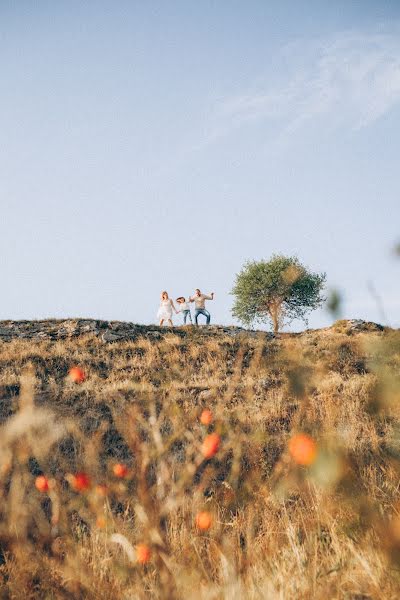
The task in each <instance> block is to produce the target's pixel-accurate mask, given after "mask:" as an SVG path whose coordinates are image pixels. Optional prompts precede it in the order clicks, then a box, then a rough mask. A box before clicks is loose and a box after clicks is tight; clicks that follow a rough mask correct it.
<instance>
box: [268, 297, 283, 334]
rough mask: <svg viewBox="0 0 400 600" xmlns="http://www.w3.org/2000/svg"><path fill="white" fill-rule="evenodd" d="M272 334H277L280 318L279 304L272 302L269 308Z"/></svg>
mask: <svg viewBox="0 0 400 600" xmlns="http://www.w3.org/2000/svg"><path fill="white" fill-rule="evenodd" d="M269 314H270V315H271V320H272V325H273V328H274V333H278V332H279V321H280V316H281V302H277V301H276V302H273V303H271V305H270V307H269Z"/></svg>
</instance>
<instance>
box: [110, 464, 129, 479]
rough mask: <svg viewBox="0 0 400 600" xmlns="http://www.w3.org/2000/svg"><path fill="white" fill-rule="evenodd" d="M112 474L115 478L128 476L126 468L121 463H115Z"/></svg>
mask: <svg viewBox="0 0 400 600" xmlns="http://www.w3.org/2000/svg"><path fill="white" fill-rule="evenodd" d="M113 473H114V475H115V477H121V478H122V477H126V476H127V475H128V467H127V466H126V465H124V464H123V463H116V464H115V465H114V466H113Z"/></svg>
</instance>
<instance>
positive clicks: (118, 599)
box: [0, 323, 400, 600]
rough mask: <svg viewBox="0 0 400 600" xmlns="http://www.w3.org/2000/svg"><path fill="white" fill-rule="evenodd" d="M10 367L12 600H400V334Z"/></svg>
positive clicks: (177, 340) (336, 334)
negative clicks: (77, 377) (75, 371)
mask: <svg viewBox="0 0 400 600" xmlns="http://www.w3.org/2000/svg"><path fill="white" fill-rule="evenodd" d="M0 365H1V369H0V420H1V432H0V549H1V551H0V563H1V566H0V591H1V595H0V597H1V598H2V599H3V598H4V599H23V600H28V599H48V600H50V599H58V598H66V599H67V598H69V599H75V598H82V599H84V598H85V599H86V598H88V599H92V598H93V599H104V600H110V599H112V600H135V599H138V600H139V599H144V598H160V599H171V600H172V599H175V598H176V599H178V598H179V599H185V600H191V599H204V600H206V599H207V600H211V599H213V600H214V599H215V600H220V599H221V600H222V599H226V600H228V599H229V600H236V599H241V598H243V599H272V600H274V599H292V598H293V599H296V600H300V599H308V598H310V599H313V598H316V599H320V598H321V599H323V600H330V599H336V598H337V599H347V600H368V599H374V600H375V599H388V598H399V597H400V491H399V489H400V477H399V474H400V468H399V467H400V462H399V459H400V332H399V331H393V330H385V332H383V333H380V332H374V331H370V332H369V331H365V332H360V333H357V332H351V331H349V329H348V328H347V327H346V323H338V324H337V325H336V326H334V327H332V328H330V329H325V330H320V331H308V332H304V333H302V334H292V335H290V334H284V335H281V336H278V337H277V338H275V339H267V338H266V336H265V335H264V334H262V333H260V334H258V335H250V334H245V333H243V334H242V335H240V336H230V335H224V334H218V333H216V334H215V335H207V336H205V335H202V333H201V330H200V331H193V332H192V330H191V329H190V328H188V334H187V335H186V337H181V336H179V335H177V332H176V331H174V330H172V331H170V332H168V330H166V331H165V334H163V336H162V337H161V338H160V339H159V340H153V341H151V340H149V339H146V338H145V337H139V338H138V339H136V340H135V341H123V342H115V343H108V344H107V343H104V342H102V341H100V339H98V338H97V337H95V336H93V335H86V336H82V337H78V338H75V339H66V340H62V341H32V340H24V339H22V340H13V341H10V342H2V343H0ZM74 366H78V367H79V368H80V369H82V370H83V372H84V374H85V380H84V381H82V382H80V383H79V382H74V381H73V380H72V379H71V377H69V376H68V372H69V369H70V368H71V367H74ZM204 409H208V410H209V411H211V415H210V414H209V413H206V415H205V416H204V415H203V421H206V422H207V423H206V424H202V423H201V422H200V417H201V414H202V411H203V410H204ZM210 420H212V422H211V423H210V422H209V421H210ZM210 434H216V435H214V437H212V438H208V441H207V442H206V444H205V443H204V440H205V439H206V438H207V436H208V435H210ZM299 434H304V435H303V437H298V436H299ZM208 442H210V443H211V445H207V443H208ZM212 442H214V445H213V444H212ZM218 443H219V446H218ZM38 478H39V479H38ZM38 488H39V489H38Z"/></svg>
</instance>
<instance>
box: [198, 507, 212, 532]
mask: <svg viewBox="0 0 400 600" xmlns="http://www.w3.org/2000/svg"><path fill="white" fill-rule="evenodd" d="M211 525H212V516H211V515H210V513H209V512H207V511H203V512H199V513H197V515H196V527H197V528H198V529H201V530H202V531H207V530H208V529H210V527H211Z"/></svg>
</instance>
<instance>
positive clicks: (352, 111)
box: [200, 32, 400, 146]
mask: <svg viewBox="0 0 400 600" xmlns="http://www.w3.org/2000/svg"><path fill="white" fill-rule="evenodd" d="M281 59H282V64H283V65H286V66H285V69H284V70H285V75H284V76H283V77H281V78H280V80H279V82H275V83H274V84H271V83H269V82H268V83H267V82H265V83H264V84H261V85H260V84H259V85H258V86H257V88H254V87H253V88H252V89H250V90H245V91H243V93H241V94H235V95H232V96H227V97H223V98H220V99H219V100H218V101H217V102H216V104H215V106H214V111H213V118H212V122H210V124H209V128H208V131H207V133H206V136H205V138H204V140H203V142H202V143H201V144H200V145H201V146H204V145H209V144H210V143H213V142H214V141H216V140H218V139H219V138H221V137H223V136H226V135H228V134H230V133H231V132H232V131H234V130H236V129H238V128H241V127H244V126H246V125H249V124H251V123H252V122H254V121H257V122H261V121H264V122H269V123H270V124H275V125H279V127H278V128H277V129H276V131H278V133H277V134H276V135H277V137H282V136H284V137H287V136H288V135H290V134H293V133H294V132H296V131H298V130H299V129H301V128H302V127H303V126H306V125H308V124H309V123H310V122H311V121H316V120H320V121H324V122H325V124H326V126H327V127H329V128H330V129H332V128H337V127H340V126H346V127H347V128H351V129H353V130H357V129H360V128H363V127H367V126H368V125H370V124H372V123H373V122H375V121H376V120H377V119H379V118H380V117H382V116H383V115H385V114H386V113H387V112H388V111H389V110H390V109H392V108H393V107H394V106H395V105H397V104H398V103H399V102H400V37H399V36H398V35H396V34H395V33H394V32H392V33H389V32H378V33H376V32H374V33H369V34H367V33H363V34H361V33H354V32H346V33H340V34H337V35H336V36H334V37H332V38H331V39H330V40H328V41H326V40H325V41H321V40H316V41H303V42H297V43H296V44H291V45H290V46H288V47H286V48H284V49H283V50H282V54H281ZM287 65H289V68H288V67H287Z"/></svg>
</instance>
